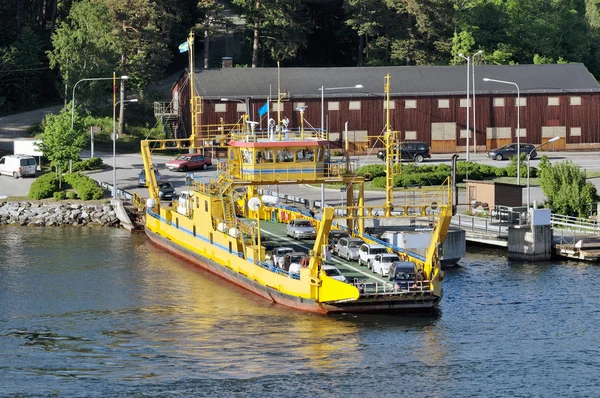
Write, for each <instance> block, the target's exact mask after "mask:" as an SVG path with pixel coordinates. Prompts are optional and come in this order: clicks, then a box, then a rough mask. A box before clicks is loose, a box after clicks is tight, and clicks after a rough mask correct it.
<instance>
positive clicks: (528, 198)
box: [527, 137, 560, 214]
mask: <svg viewBox="0 0 600 398" xmlns="http://www.w3.org/2000/svg"><path fill="white" fill-rule="evenodd" d="M558 140H560V137H554V138H550V139H549V140H548V141H546V142H544V143H543V144H540V145H538V146H536V147H535V148H533V149H532V150H531V151H529V153H527V214H529V204H530V203H531V194H530V191H529V188H530V187H529V169H530V167H531V154H532V153H533V151H535V150H536V149H538V148H541V147H543V146H544V145H546V144H549V143H551V142H555V141H558Z"/></svg>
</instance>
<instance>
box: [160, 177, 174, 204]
mask: <svg viewBox="0 0 600 398" xmlns="http://www.w3.org/2000/svg"><path fill="white" fill-rule="evenodd" d="M158 196H159V198H160V200H168V201H171V200H173V197H174V196H175V188H174V187H173V184H171V183H170V182H168V181H165V182H159V183H158Z"/></svg>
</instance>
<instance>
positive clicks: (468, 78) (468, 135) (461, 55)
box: [458, 53, 471, 162]
mask: <svg viewBox="0 0 600 398" xmlns="http://www.w3.org/2000/svg"><path fill="white" fill-rule="evenodd" d="M458 56H459V57H461V58H462V59H464V60H466V61H467V162H468V161H469V137H470V135H471V134H470V129H469V121H470V119H471V115H470V114H469V99H470V98H471V93H470V92H469V81H470V80H471V76H469V66H470V64H471V57H465V56H464V55H463V53H460V54H458Z"/></svg>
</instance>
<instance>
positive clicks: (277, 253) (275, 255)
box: [271, 247, 295, 267]
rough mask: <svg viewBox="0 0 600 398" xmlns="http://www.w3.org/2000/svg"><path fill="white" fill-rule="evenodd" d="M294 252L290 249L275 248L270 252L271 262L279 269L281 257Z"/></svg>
mask: <svg viewBox="0 0 600 398" xmlns="http://www.w3.org/2000/svg"><path fill="white" fill-rule="evenodd" d="M294 251H295V250H294V249H292V248H291V247H276V248H274V249H273V250H272V251H271V260H273V264H274V265H275V266H276V267H279V263H280V262H281V261H282V260H283V256H285V255H286V254H287V253H292V252H294Z"/></svg>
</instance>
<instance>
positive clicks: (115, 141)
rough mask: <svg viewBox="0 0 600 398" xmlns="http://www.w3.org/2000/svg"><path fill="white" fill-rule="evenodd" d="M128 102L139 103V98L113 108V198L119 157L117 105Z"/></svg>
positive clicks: (115, 193) (113, 196) (115, 194)
mask: <svg viewBox="0 0 600 398" xmlns="http://www.w3.org/2000/svg"><path fill="white" fill-rule="evenodd" d="M121 102H123V103H126V102H138V100H137V98H133V99H130V100H123V101H117V102H116V103H115V106H113V131H112V141H113V184H112V185H113V186H112V198H113V199H116V198H117V156H116V148H117V132H116V129H117V128H116V127H117V122H116V119H117V118H116V113H117V105H119V103H121Z"/></svg>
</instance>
